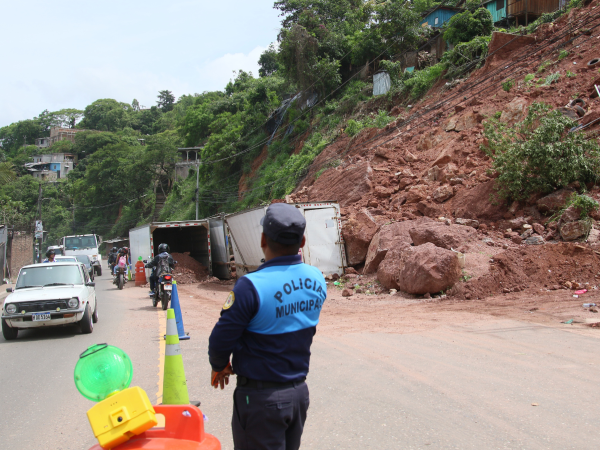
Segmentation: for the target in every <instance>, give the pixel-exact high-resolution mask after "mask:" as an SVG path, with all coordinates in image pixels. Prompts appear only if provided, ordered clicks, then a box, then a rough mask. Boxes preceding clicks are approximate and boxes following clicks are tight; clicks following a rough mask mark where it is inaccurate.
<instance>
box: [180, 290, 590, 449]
mask: <svg viewBox="0 0 600 450" xmlns="http://www.w3.org/2000/svg"><path fill="white" fill-rule="evenodd" d="M201 295H203V296H204V297H205V298H208V299H210V298H211V297H212V296H213V294H211V293H208V292H206V293H204V294H201ZM225 296H226V294H224V293H223V292H220V293H218V292H217V293H214V297H215V299H217V298H218V300H217V301H216V302H215V303H216V305H217V306H216V308H213V307H212V306H211V307H210V311H208V305H206V304H204V305H203V306H202V307H201V309H202V316H200V317H199V316H194V320H188V323H186V324H185V325H186V331H189V332H190V336H192V339H191V340H190V341H186V342H185V343H182V352H183V357H184V363H185V369H186V375H187V379H188V386H189V389H190V398H195V399H198V400H201V401H202V411H203V413H204V414H205V415H206V416H208V419H209V421H208V422H207V423H206V430H207V432H209V433H211V434H214V435H215V436H217V437H218V438H219V440H220V441H221V443H222V446H223V450H233V443H232V439H231V429H230V423H231V411H232V400H231V398H232V393H233V386H231V385H230V386H228V387H226V389H225V391H221V390H218V391H215V390H214V389H212V388H211V387H210V386H209V382H208V379H209V375H208V374H209V370H210V368H209V365H208V362H207V357H206V347H207V338H208V335H209V333H210V331H211V329H212V326H213V324H214V322H215V321H216V320H217V319H218V315H219V310H220V306H219V305H220V304H222V302H223V301H224V298H225ZM188 297H189V296H188ZM183 300H184V301H183V302H182V303H183V304H184V318H185V317H186V311H185V303H188V304H189V302H191V301H192V300H191V299H189V298H184V299H183ZM194 301H197V300H194ZM326 308H327V303H325V307H324V309H323V314H328V313H331V311H330V312H328V311H327V309H326ZM189 315H192V314H191V313H190V314H188V316H189ZM438 320H439V321H440V323H445V320H444V316H443V313H442V314H440V316H439V318H438ZM597 336H600V333H598V334H597V335H596V334H595V333H593V332H591V333H590V332H587V333H583V334H580V333H576V332H573V331H571V330H570V329H569V328H568V326H566V325H565V326H564V329H560V328H553V327H546V326H540V325H534V324H530V323H526V322H518V321H514V320H507V319H506V320H505V319H497V318H490V317H489V316H487V317H483V315H481V316H480V317H479V318H478V317H477V316H475V315H473V322H472V323H468V324H447V325H442V326H440V327H437V328H435V329H432V330H428V331H424V332H416V333H410V334H401V333H398V334H393V333H369V332H366V333H365V332H362V333H339V334H332V333H321V334H320V333H319V332H318V331H317V335H316V336H315V341H314V343H313V346H312V357H311V366H310V374H309V376H308V380H307V382H308V385H309V389H310V395H311V406H310V409H309V412H308V419H307V422H306V427H305V432H304V435H303V441H302V449H304V450H307V449H310V450H334V449H335V450H344V449H345V450H354V449H356V450H359V449H360V450H364V449H373V450H376V449H377V450H381V449H557V450H558V449H560V450H563V449H579V450H581V449H594V450H595V449H598V448H600V435H599V434H598V433H597V432H596V428H597V424H598V420H599V419H600V416H599V413H598V405H599V404H600V390H599V389H597V386H599V385H600V371H599V369H600V353H599V352H598V344H600V341H599V339H598V337H597ZM534 404H536V405H537V406H535V405H534Z"/></svg>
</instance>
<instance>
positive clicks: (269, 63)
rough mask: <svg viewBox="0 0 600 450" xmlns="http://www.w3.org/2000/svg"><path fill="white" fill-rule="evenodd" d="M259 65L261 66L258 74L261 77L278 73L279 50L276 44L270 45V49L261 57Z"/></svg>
mask: <svg viewBox="0 0 600 450" xmlns="http://www.w3.org/2000/svg"><path fill="white" fill-rule="evenodd" d="M258 65H259V66H260V69H258V74H259V75H260V76H261V77H268V76H271V75H273V74H274V73H275V72H277V70H278V69H279V61H278V58H277V49H276V48H275V45H274V44H271V45H269V48H268V49H266V50H265V51H264V52H263V53H262V54H261V55H260V58H259V59H258Z"/></svg>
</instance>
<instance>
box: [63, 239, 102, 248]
mask: <svg viewBox="0 0 600 450" xmlns="http://www.w3.org/2000/svg"><path fill="white" fill-rule="evenodd" d="M96 247H98V245H97V244H96V236H77V237H67V238H65V249H66V250H77V249H82V248H96Z"/></svg>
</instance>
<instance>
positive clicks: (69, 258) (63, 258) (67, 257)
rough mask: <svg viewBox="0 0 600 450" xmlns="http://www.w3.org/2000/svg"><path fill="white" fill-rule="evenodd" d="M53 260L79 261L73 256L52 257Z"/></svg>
mask: <svg viewBox="0 0 600 450" xmlns="http://www.w3.org/2000/svg"><path fill="white" fill-rule="evenodd" d="M54 262H79V261H78V260H77V258H76V257H75V256H60V255H56V256H55V257H54Z"/></svg>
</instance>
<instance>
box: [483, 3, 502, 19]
mask: <svg viewBox="0 0 600 450" xmlns="http://www.w3.org/2000/svg"><path fill="white" fill-rule="evenodd" d="M506 3H507V0H490V1H488V2H486V3H484V4H483V6H485V8H486V9H487V10H488V11H489V12H490V14H491V15H492V20H493V21H494V23H498V22H502V21H504V20H506Z"/></svg>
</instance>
